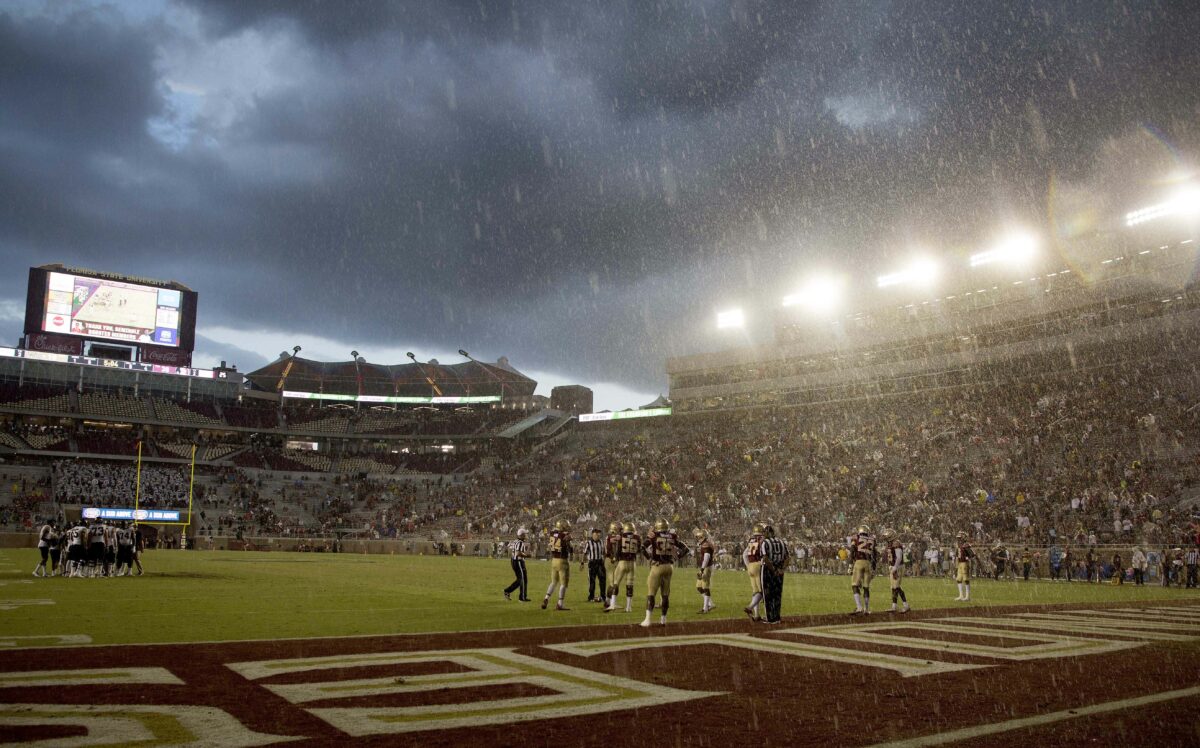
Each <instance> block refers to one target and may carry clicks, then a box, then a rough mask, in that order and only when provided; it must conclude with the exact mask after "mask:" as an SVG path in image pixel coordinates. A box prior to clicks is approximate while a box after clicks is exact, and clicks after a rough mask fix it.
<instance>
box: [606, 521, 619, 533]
mask: <svg viewBox="0 0 1200 748" xmlns="http://www.w3.org/2000/svg"><path fill="white" fill-rule="evenodd" d="M619 532H621V526H620V525H618V524H617V523H616V522H610V523H609V525H608V534H609V535H616V534H617V533H619Z"/></svg>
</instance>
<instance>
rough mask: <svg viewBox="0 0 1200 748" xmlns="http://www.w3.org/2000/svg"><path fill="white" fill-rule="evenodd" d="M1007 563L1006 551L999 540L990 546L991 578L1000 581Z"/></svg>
mask: <svg viewBox="0 0 1200 748" xmlns="http://www.w3.org/2000/svg"><path fill="white" fill-rule="evenodd" d="M1007 563H1008V549H1007V548H1005V547H1004V544H1003V543H1001V542H1000V541H999V540H997V541H996V544H995V545H994V546H992V576H993V579H995V581H997V582H998V581H1000V577H1002V576H1004V566H1005V564H1007Z"/></svg>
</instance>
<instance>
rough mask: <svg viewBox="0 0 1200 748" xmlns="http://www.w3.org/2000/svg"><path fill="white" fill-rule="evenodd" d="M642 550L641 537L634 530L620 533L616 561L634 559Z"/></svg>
mask: <svg viewBox="0 0 1200 748" xmlns="http://www.w3.org/2000/svg"><path fill="white" fill-rule="evenodd" d="M641 550H642V538H641V536H639V535H638V534H637V533H636V532H623V533H621V544H620V546H619V547H618V548H617V560H618V561H635V560H637V557H638V553H640V552H641Z"/></svg>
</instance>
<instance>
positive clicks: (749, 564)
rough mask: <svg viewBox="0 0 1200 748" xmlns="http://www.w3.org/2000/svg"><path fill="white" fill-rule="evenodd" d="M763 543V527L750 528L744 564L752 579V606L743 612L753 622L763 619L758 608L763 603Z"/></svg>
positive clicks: (743, 557)
mask: <svg viewBox="0 0 1200 748" xmlns="http://www.w3.org/2000/svg"><path fill="white" fill-rule="evenodd" d="M762 541H763V526H762V525H755V526H754V527H752V528H750V539H749V540H747V541H746V550H744V551H742V563H743V564H745V565H746V576H748V577H750V592H751V595H750V604H749V605H747V606H746V607H745V608H743V610H744V611H745V612H746V615H747V616H749V617H750V620H751V621H758V620H760V619H761V618H762V616H761V615H759V612H758V606H759V605H760V604H761V603H762V599H763V588H762Z"/></svg>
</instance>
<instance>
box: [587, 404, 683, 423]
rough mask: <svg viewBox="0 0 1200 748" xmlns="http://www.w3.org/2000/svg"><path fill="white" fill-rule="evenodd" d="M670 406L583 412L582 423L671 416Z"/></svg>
mask: <svg viewBox="0 0 1200 748" xmlns="http://www.w3.org/2000/svg"><path fill="white" fill-rule="evenodd" d="M669 415H671V409H670V408H642V409H641V410H618V411H617V412H615V413H582V414H580V416H579V422H580V423H588V422H590V421H623V420H625V419H626V418H653V417H654V416H669Z"/></svg>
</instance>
